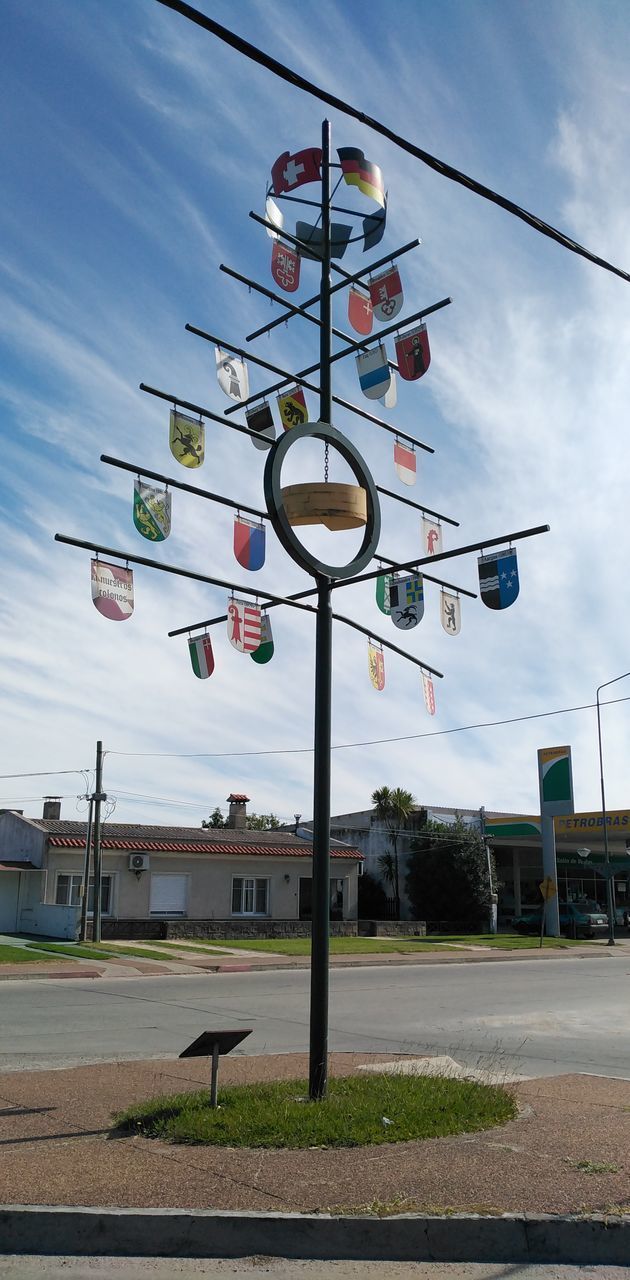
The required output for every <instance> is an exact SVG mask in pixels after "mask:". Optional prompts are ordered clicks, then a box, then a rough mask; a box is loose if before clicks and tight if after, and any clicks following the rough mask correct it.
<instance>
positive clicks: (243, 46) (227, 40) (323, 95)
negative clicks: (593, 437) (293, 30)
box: [157, 0, 630, 284]
mask: <svg viewBox="0 0 630 1280" xmlns="http://www.w3.org/2000/svg"><path fill="white" fill-rule="evenodd" d="M157 2H158V4H161V5H164V7H165V8H166V9H173V10H174V12H175V13H179V14H181V15H182V17H184V18H188V20H189V22H194V23H195V24H196V25H197V26H198V27H203V29H204V31H209V32H210V34H211V35H213V36H216V37H217V39H219V40H222V41H223V43H224V44H228V45H230V46H231V47H232V49H235V50H236V52H237V53H240V54H243V56H244V57H246V58H249V59H250V61H251V62H256V63H258V65H259V66H261V67H265V69H266V70H267V71H271V72H272V73H273V75H275V76H278V77H279V79H280V80H286V81H287V83H288V84H292V85H293V87H294V88H295V89H301V90H302V91H303V92H304V93H308V94H310V95H311V97H313V98H319V100H320V102H325V103H327V105H328V106H330V107H335V109H336V110H337V111H340V112H341V113H342V114H343V115H346V116H352V118H353V119H354V120H358V121H359V122H360V123H361V124H363V125H365V127H366V128H367V129H371V130H372V132H373V133H379V134H381V135H382V137H384V138H387V139H388V140H389V141H390V142H392V143H393V144H394V146H396V147H399V148H400V150H401V151H406V152H407V153H408V154H409V155H411V156H413V157H414V159H416V160H420V161H422V163H423V164H425V165H428V167H429V168H430V169H433V170H434V171H435V172H436V173H439V174H440V175H441V177H443V178H449V179H450V180H451V182H457V183H459V184H460V186H462V187H466V188H467V189H468V190H469V191H472V192H473V193H474V195H477V196H481V197H482V198H483V199H484V200H489V201H490V202H491V203H492V204H496V205H498V206H499V208H501V209H504V210H505V211H506V213H510V214H512V216H513V217H515V218H520V220H521V222H525V223H527V225H528V226H529V227H532V228H533V230H534V231H538V232H539V233H540V234H541V235H544V236H547V237H548V238H549V239H550V240H554V241H555V242H556V244H559V245H561V246H562V248H564V249H568V250H569V251H570V252H571V253H576V254H578V255H579V257H581V258H586V259H588V261H589V262H593V263H594V264H595V266H597V267H602V268H603V270H605V271H611V272H612V273H613V275H616V276H620V277H621V279H622V280H625V281H627V283H629V284H630V275H629V274H628V272H626V271H622V270H621V268H620V267H615V266H613V264H612V263H611V262H607V261H606V259H605V258H600V257H598V255H597V254H595V253H591V251H590V249H586V248H585V247H584V245H581V244H578V242H577V240H572V239H571V237H570V236H567V235H565V234H564V232H562V231H558V230H557V228H556V227H552V226H551V225H550V224H549V223H548V222H544V221H543V219H542V218H539V217H538V215H537V214H535V213H528V211H527V209H523V208H522V206H521V205H518V204H516V203H515V202H514V201H513V200H509V199H508V198H507V197H506V196H502V195H499V193H498V192H497V191H493V190H492V189H491V188H490V187H486V186H484V184H483V183H481V182H478V181H477V180H476V178H471V177H470V176H469V175H468V174H466V173H462V171H461V170H460V169H455V168H454V167H453V165H450V164H447V163H446V162H445V161H444V160H438V158H437V157H436V156H433V155H431V154H430V153H429V152H428V151H423V150H422V148H421V147H417V146H416V145H415V143H413V142H409V141H408V139H407V138H403V137H402V135H401V134H399V133H395V132H394V130H393V129H390V128H389V126H388V125H385V124H382V123H381V122H380V121H379V120H376V119H375V118H374V116H369V115H367V114H366V113H365V112H364V111H359V109H358V107H353V106H351V105H350V103H348V102H345V101H344V100H343V98H337V97H335V95H334V94H332V93H328V92H327V91H326V90H325V89H321V88H320V87H319V86H318V85H316V84H313V82H312V81H311V80H307V79H306V78H305V77H304V76H301V75H298V73H297V71H292V70H291V69H290V68H289V67H287V66H285V65H284V64H283V63H281V62H278V61H277V60H276V59H275V58H272V57H271V56H270V55H269V54H268V53H264V52H263V50H262V49H259V48H257V46H256V45H254V44H250V43H249V41H248V40H243V38H242V37H241V36H237V35H236V34H235V32H233V31H230V30H229V29H228V28H227V27H223V26H221V24H220V23H219V22H215V20H214V18H208V17H206V15H205V14H203V13H199V11H198V10H197V9H193V8H192V6H191V5H189V4H185V3H184V0H157Z"/></svg>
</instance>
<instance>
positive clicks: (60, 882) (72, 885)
mask: <svg viewBox="0 0 630 1280" xmlns="http://www.w3.org/2000/svg"><path fill="white" fill-rule="evenodd" d="M113 878H114V877H113V876H111V875H104V876H103V877H102V879H101V913H102V915H104V916H108V915H110V913H111V902H112V881H113ZM82 884H83V876H82V875H81V874H80V873H75V874H74V875H73V874H71V873H70V872H66V871H58V872H57V887H56V892H55V902H56V904H57V906H58V907H78V906H79V905H80V903H81V885H82ZM93 914H94V876H90V887H89V896H88V915H90V916H91V915H93Z"/></svg>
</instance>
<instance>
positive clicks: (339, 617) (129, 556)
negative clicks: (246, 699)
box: [55, 533, 443, 679]
mask: <svg viewBox="0 0 630 1280" xmlns="http://www.w3.org/2000/svg"><path fill="white" fill-rule="evenodd" d="M55 542H62V543H65V545H66V546H69V547H79V548H81V549H82V550H84V551H93V552H94V554H95V555H104V556H113V557H114V558H115V559H116V560H123V561H124V563H125V564H141V565H143V566H144V567H145V568H147V569H158V570H159V572H160V573H171V574H174V575H175V576H176V577H178V578H189V579H191V580H192V581H193V582H206V583H208V584H209V585H210V586H212V587H225V588H226V590H227V591H230V592H234V591H237V592H238V593H239V594H241V595H247V596H254V598H255V600H257V601H258V602H259V603H260V606H261V608H263V609H267V608H268V607H271V606H272V605H279V604H286V605H289V606H290V608H292V609H301V610H303V612H305V613H315V614H316V613H317V608H316V606H315V605H312V604H300V603H299V602H298V601H297V600H294V599H292V597H291V596H278V595H275V594H272V593H271V592H270V591H263V590H261V589H260V587H259V588H256V587H246V586H242V585H240V584H239V583H236V582H227V581H226V580H225V579H224V578H212V577H210V576H209V575H208V574H205V573H195V572H194V570H192V569H182V568H180V567H179V565H174V564H162V563H160V561H159V560H151V559H150V558H149V556H138V555H134V554H133V553H132V552H128V551H119V550H116V549H115V548H114V547H103V546H101V545H100V544H99V543H97V542H87V541H84V540H82V539H80V538H70V537H68V536H67V535H66V534H63V533H56V534H55ZM309 594H317V593H316V592H313V593H309ZM332 616H333V618H335V620H336V621H337V622H343V623H345V625H346V626H348V627H352V628H353V629H354V630H355V631H361V632H363V634H364V635H366V636H369V637H370V638H371V639H373V640H378V642H379V644H382V645H383V646H384V647H385V648H386V649H392V650H393V652H394V653H397V654H399V655H400V657H401V658H406V659H407V661H408V662H412V663H413V664H414V666H416V667H421V668H422V670H423V671H429V672H430V673H431V675H433V676H438V677H439V678H440V679H441V678H442V676H443V672H441V671H437V670H436V669H435V667H431V666H429V663H428V662H421V661H420V659H419V658H414V657H413V655H412V654H410V653H405V651H404V649H399V648H398V646H397V645H394V644H391V643H390V642H389V640H383V639H382V637H380V636H377V635H376V634H375V632H373V631H368V630H367V628H366V627H362V626H361V625H360V623H358V622H354V621H353V620H352V619H351V618H346V617H344V616H343V614H340V613H333V615H332ZM226 618H227V615H226V614H224V615H223V616H222V617H221V618H213V619H209V620H208V622H206V623H196V624H193V626H192V627H183V628H181V629H180V630H178V631H169V633H168V634H169V636H173V635H180V634H182V632H189V631H194V630H196V629H197V628H198V627H199V626H203V627H208V626H211V625H214V624H215V623H217V622H225V621H226Z"/></svg>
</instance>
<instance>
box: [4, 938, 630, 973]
mask: <svg viewBox="0 0 630 1280" xmlns="http://www.w3.org/2000/svg"><path fill="white" fill-rule="evenodd" d="M114 945H115V944H112V949H113V947H114ZM133 945H134V946H138V948H142V945H143V944H142V943H134V944H133ZM146 946H147V950H148V951H150V950H151V944H150V943H147V944H146ZM221 950H222V951H223V952H224V954H221V953H220V952H219V951H217V952H216V953H213V952H212V951H210V950H209V951H208V953H207V954H202V953H201V952H195V951H192V950H189V949H186V948H185V947H184V946H182V947H181V949H179V948H177V946H173V952H172V959H171V957H170V955H169V958H168V960H164V961H159V960H155V959H153V958H150V959H147V960H145V959H144V958H142V957H140V956H127V955H120V956H109V957H107V959H105V958H104V959H103V960H100V959H99V960H86V959H85V958H84V957H77V959H76V960H74V959H73V958H72V957H71V956H64V955H57V956H55V957H54V959H52V958H51V959H50V960H47V959H44V953H43V952H42V960H41V962H39V961H36V962H33V961H31V962H29V963H26V964H19V963H16V964H3V965H1V966H0V981H2V980H3V979H5V980H9V979H13V980H15V979H26V978H37V979H41V978H107V979H108V980H109V979H111V978H138V977H150V976H157V975H161V976H164V975H168V974H189V975H190V974H195V973H197V974H202V973H217V974H220V973H247V972H250V971H251V970H253V969H308V968H310V963H311V961H310V956H284V955H277V954H274V953H271V952H253V951H240V950H234V951H232V952H229V953H228V952H227V950H226V948H222V949H221ZM615 957H620V958H621V957H622V958H626V959H628V958H630V940H629V939H624V940H623V941H618V942H617V944H616V946H615V947H614V949H613V948H609V947H608V946H607V945H606V942H605V941H602V942H597V943H592V942H591V943H585V944H584V946H573V947H569V948H567V949H566V950H561V949H558V950H557V951H555V950H552V949H550V948H541V949H538V948H537V947H533V948H532V949H531V950H530V949H527V950H520V951H499V950H496V951H493V950H491V949H490V948H483V947H479V948H475V949H473V948H471V947H462V949H461V950H459V951H456V950H448V951H447V950H446V949H445V950H444V951H430V952H424V953H421V954H417V955H413V954H404V953H396V952H371V953H366V954H363V955H361V954H359V955H337V956H336V955H331V957H330V965H331V968H348V967H354V966H358V967H365V966H379V965H390V964H393V965H423V964H514V963H519V962H525V961H527V960H534V961H538V960H555V961H563V960H566V961H568V960H572V959H573V960H577V959H589V960H593V959H598V958H599V959H601V960H606V959H607V960H610V959H614V958H615Z"/></svg>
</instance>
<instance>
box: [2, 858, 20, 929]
mask: <svg viewBox="0 0 630 1280" xmlns="http://www.w3.org/2000/svg"><path fill="white" fill-rule="evenodd" d="M19 888H20V873H19V871H2V872H1V873H0V933H17V927H18V920H17V912H18V893H19Z"/></svg>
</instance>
